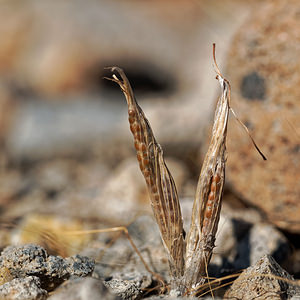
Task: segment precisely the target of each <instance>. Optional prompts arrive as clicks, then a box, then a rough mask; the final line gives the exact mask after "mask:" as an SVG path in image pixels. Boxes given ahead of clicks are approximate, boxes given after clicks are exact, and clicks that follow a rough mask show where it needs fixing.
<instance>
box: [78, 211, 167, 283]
mask: <svg viewBox="0 0 300 300" xmlns="http://www.w3.org/2000/svg"><path fill="white" fill-rule="evenodd" d="M128 232H129V234H130V237H131V238H132V240H133V242H134V243H135V245H136V246H137V248H138V250H139V251H140V253H141V255H142V257H143V259H144V260H145V261H146V263H147V265H148V267H149V268H150V269H151V270H153V271H154V272H156V273H159V274H160V275H161V276H162V277H163V278H165V279H166V280H168V278H169V265H168V260H167V256H166V252H165V249H164V247H163V245H162V242H161V238H160V233H159V230H158V226H157V224H156V222H155V220H154V218H153V217H151V216H148V215H145V216H140V217H138V218H136V220H134V221H133V222H132V223H131V224H130V225H129V226H128ZM101 239H106V240H107V239H108V238H107V236H106V237H105V236H104V237H103V236H101ZM111 239H112V242H114V243H113V245H111V246H110V247H109V248H107V247H105V246H104V247H103V248H102V249H100V250H101V251H100V253H98V254H97V253H96V254H94V255H93V256H96V257H98V260H97V263H96V266H95V270H94V273H93V277H96V278H100V279H102V280H105V279H106V278H110V277H111V274H120V273H124V274H128V273H132V272H136V273H140V274H145V272H147V271H146V269H145V266H144V265H143V263H142V262H141V259H140V258H139V256H138V255H137V253H136V252H135V250H134V249H133V248H132V246H131V245H130V243H129V241H128V239H127V238H126V237H125V236H124V235H122V237H119V238H118V239H117V240H115V241H114V239H113V236H111ZM107 243H108V244H111V242H110V240H108V241H107ZM84 254H85V253H84Z"/></svg>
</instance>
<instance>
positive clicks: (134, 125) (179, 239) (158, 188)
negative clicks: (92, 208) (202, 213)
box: [111, 67, 184, 284]
mask: <svg viewBox="0 0 300 300" xmlns="http://www.w3.org/2000/svg"><path fill="white" fill-rule="evenodd" d="M112 71H113V72H114V73H115V74H114V75H113V78H112V79H111V80H112V81H114V82H116V83H118V84H119V86H120V87H121V90H122V91H123V93H124V95H125V97H126V100H127V104H128V116H129V124H130V130H131V132H132V134H133V137H134V147H135V149H136V152H137V160H138V161H139V164H140V169H141V171H142V173H143V175H144V177H145V181H146V183H147V186H148V191H149V195H150V201H151V206H152V209H153V212H154V216H155V219H156V222H157V224H158V226H159V229H160V233H161V237H162V240H163V244H164V246H165V248H166V250H167V253H168V258H169V263H170V270H171V274H172V276H173V279H174V282H176V284H178V282H179V279H181V277H182V275H183V270H184V258H183V250H184V249H183V243H184V242H183V224H182V216H181V210H180V204H179V200H178V195H177V190H176V186H175V183H174V180H173V178H172V176H171V173H170V172H169V170H168V168H167V166H166V163H165V161H164V158H163V151H162V149H161V147H160V145H159V144H158V143H157V142H156V140H155V137H154V135H153V132H152V129H151V127H150V124H149V122H148V120H147V119H146V117H145V114H144V112H143V111H142V109H141V107H140V106H139V105H138V103H137V101H136V99H135V98H134V95H133V91H132V89H131V86H130V83H129V81H128V79H127V77H126V75H125V73H124V72H123V70H122V69H120V68H117V67H113V68H112Z"/></svg>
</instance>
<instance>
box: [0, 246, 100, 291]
mask: <svg viewBox="0 0 300 300" xmlns="http://www.w3.org/2000/svg"><path fill="white" fill-rule="evenodd" d="M0 267H3V268H6V269H7V270H8V271H9V273H10V275H11V276H13V277H15V278H22V277H26V276H30V275H34V276H36V277H39V278H40V280H41V284H42V287H43V288H45V289H46V290H52V289H54V288H55V287H56V286H57V285H59V284H60V283H61V282H62V281H63V280H65V279H67V278H69V277H70V276H72V275H74V276H87V275H88V274H90V273H92V271H93V269H94V261H93V260H92V259H90V258H88V257H84V256H80V255H76V256H73V257H69V258H66V259H63V258H62V257H59V256H52V255H50V256H48V255H47V253H46V250H45V249H43V248H42V247H40V246H37V245H33V244H28V245H24V246H9V247H7V248H5V249H4V250H3V252H2V253H1V256H0Z"/></svg>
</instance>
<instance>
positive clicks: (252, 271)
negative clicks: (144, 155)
mask: <svg viewBox="0 0 300 300" xmlns="http://www.w3.org/2000/svg"><path fill="white" fill-rule="evenodd" d="M278 277H280V278H282V279H283V280H280V279H279V278H278ZM296 296H300V288H299V287H298V286H297V282H296V281H294V279H293V277H292V276H291V275H289V274H288V273H287V272H286V271H285V270H283V269H282V268H281V267H280V265H278V264H277V262H276V261H275V260H274V259H273V258H272V256H270V255H264V256H263V257H262V258H261V259H260V260H259V261H258V262H257V263H256V264H255V265H253V266H251V267H249V268H247V269H246V270H245V271H243V273H242V274H241V275H240V276H239V277H238V279H236V280H235V281H234V282H233V284H232V286H231V287H230V288H229V289H228V291H227V292H226V294H225V298H226V299H244V300H248V299H249V300H250V299H278V300H279V299H290V298H291V297H296Z"/></svg>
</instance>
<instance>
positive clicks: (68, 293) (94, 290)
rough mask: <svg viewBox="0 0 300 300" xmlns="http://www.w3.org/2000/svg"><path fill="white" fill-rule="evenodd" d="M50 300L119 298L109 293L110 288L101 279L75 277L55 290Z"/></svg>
mask: <svg viewBox="0 0 300 300" xmlns="http://www.w3.org/2000/svg"><path fill="white" fill-rule="evenodd" d="M48 299H49V300H65V299H72V300H98V299H107V300H117V299H118V298H117V297H116V296H114V295H112V294H110V293H109V291H108V289H107V288H106V287H105V286H104V285H103V283H102V282H101V281H100V280H97V279H94V278H91V277H87V278H73V279H70V280H68V281H66V283H65V284H64V285H63V286H61V287H59V288H58V289H56V290H55V292H54V293H53V295H51V296H50V297H49V298H48Z"/></svg>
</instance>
